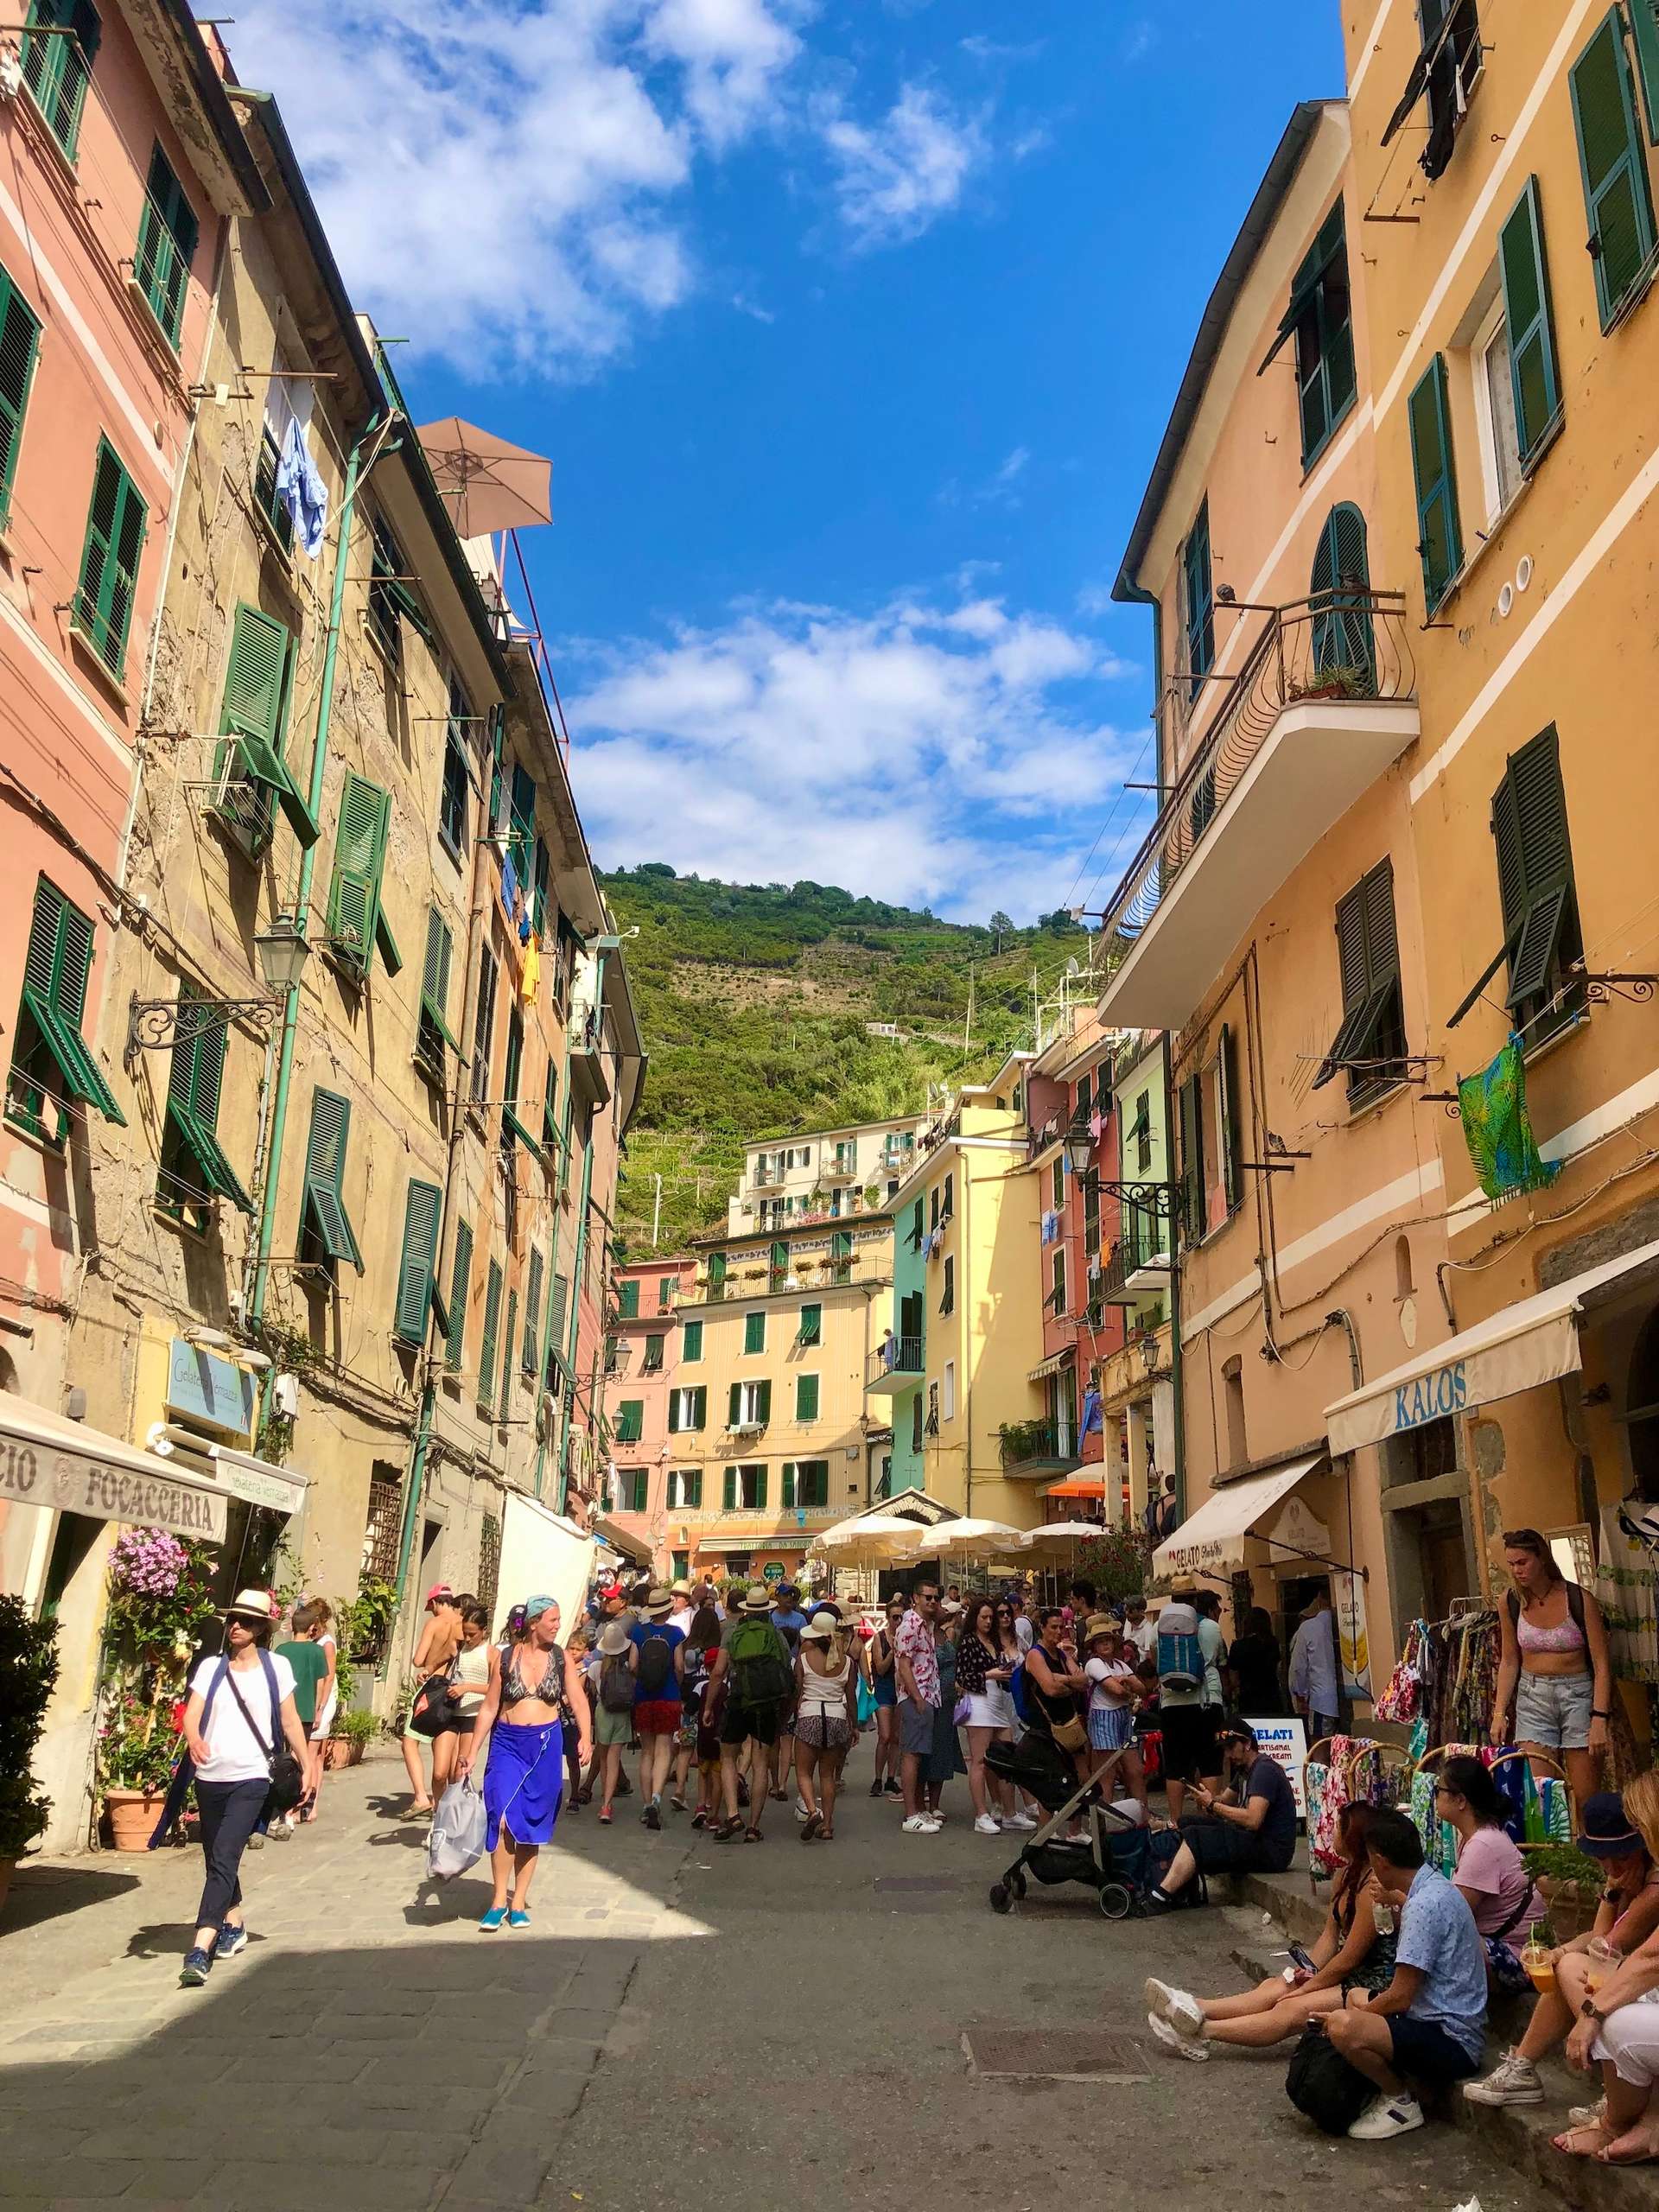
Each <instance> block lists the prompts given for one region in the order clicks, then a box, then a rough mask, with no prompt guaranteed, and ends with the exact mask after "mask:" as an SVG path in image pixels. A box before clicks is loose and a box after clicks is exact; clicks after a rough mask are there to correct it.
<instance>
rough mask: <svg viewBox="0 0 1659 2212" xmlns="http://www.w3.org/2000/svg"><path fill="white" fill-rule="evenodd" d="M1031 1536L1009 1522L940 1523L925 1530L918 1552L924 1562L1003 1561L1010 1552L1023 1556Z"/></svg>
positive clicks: (918, 1545)
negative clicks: (942, 1560)
mask: <svg viewBox="0 0 1659 2212" xmlns="http://www.w3.org/2000/svg"><path fill="white" fill-rule="evenodd" d="M1029 1533H1030V1532H1029V1531H1028V1530H1027V1529H1014V1528H1011V1527H1010V1526H1009V1525H1008V1523H1007V1522H1006V1521H977V1520H961V1521H941V1522H938V1525H937V1526H936V1527H934V1528H931V1529H923V1530H922V1532H921V1535H920V1538H919V1539H918V1543H917V1547H916V1548H917V1551H918V1554H919V1555H920V1556H921V1557H922V1558H923V1559H943V1558H945V1557H947V1556H948V1557H950V1558H953V1559H954V1558H957V1557H958V1556H960V1557H962V1558H964V1559H967V1558H974V1559H993V1558H1001V1556H1002V1555H1003V1554H1005V1553H1007V1552H1023V1551H1024V1550H1025V1548H1026V1539H1027V1535H1028V1534H1029Z"/></svg>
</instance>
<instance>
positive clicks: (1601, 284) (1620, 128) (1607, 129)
mask: <svg viewBox="0 0 1659 2212" xmlns="http://www.w3.org/2000/svg"><path fill="white" fill-rule="evenodd" d="M1567 82H1568V84H1569V85H1570V86H1571V87H1572V92H1573V124H1574V126H1575V128H1576V129H1577V131H1578V134H1579V167H1580V172H1581V174H1582V175H1583V178H1584V200H1585V206H1586V209H1587V211H1588V213H1589V218H1590V251H1591V254H1592V257H1593V259H1594V262H1595V269H1596V305H1597V307H1598V308H1599V310H1600V314H1601V327H1602V328H1603V329H1604V330H1610V329H1611V327H1612V326H1613V324H1614V322H1615V321H1617V320H1618V315H1619V314H1620V312H1621V310H1622V309H1623V308H1625V307H1627V306H1628V305H1629V304H1630V301H1631V300H1632V299H1633V298H1634V297H1635V296H1637V293H1638V292H1639V291H1640V289H1642V288H1643V284H1644V283H1645V281H1646V278H1647V277H1648V275H1649V268H1648V261H1649V256H1650V255H1651V254H1652V252H1653V245H1654V236H1653V201H1652V198H1651V196H1650V195H1649V190H1648V168H1647V161H1646V158H1645V156H1644V155H1643V148H1642V137H1641V133H1640V131H1639V130H1638V129H1637V120H1636V90H1635V87H1634V86H1633V85H1632V83H1631V81H1630V55H1629V54H1628V53H1627V51H1626V49H1625V45H1624V16H1623V15H1622V13H1621V12H1620V10H1618V9H1617V8H1612V9H1610V10H1608V12H1607V14H1606V15H1605V16H1603V18H1602V21H1601V23H1600V26H1599V29H1598V30H1597V31H1596V33H1595V35H1594V36H1593V37H1592V39H1591V41H1590V43H1589V45H1588V46H1586V48H1585V49H1584V52H1583V53H1582V54H1580V56H1579V58H1578V60H1576V61H1575V62H1574V63H1573V67H1572V68H1571V69H1570V70H1569V72H1568V73H1567Z"/></svg>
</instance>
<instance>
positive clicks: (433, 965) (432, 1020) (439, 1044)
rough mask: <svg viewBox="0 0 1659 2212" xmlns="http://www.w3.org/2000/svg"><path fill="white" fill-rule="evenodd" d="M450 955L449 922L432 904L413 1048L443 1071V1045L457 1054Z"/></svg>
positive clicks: (452, 953)
mask: <svg viewBox="0 0 1659 2212" xmlns="http://www.w3.org/2000/svg"><path fill="white" fill-rule="evenodd" d="M453 960H454V938H452V937H451V935H450V932H449V925H448V923H447V922H446V921H445V920H444V918H443V916H442V914H441V913H440V912H438V910H437V908H436V907H435V906H434V907H432V908H431V909H430V910H429V912H428V914H427V917H426V957H425V959H424V960H423V963H422V964H421V1020H422V1029H421V1033H420V1034H419V1035H418V1037H417V1039H416V1043H417V1047H420V1046H423V1047H424V1048H425V1052H426V1056H427V1057H428V1058H429V1059H432V1060H433V1061H434V1062H435V1065H436V1068H437V1070H438V1072H439V1073H440V1074H442V1071H443V1046H445V1045H447V1046H448V1047H449V1050H450V1051H451V1052H455V1053H459V1052H460V1051H461V1047H460V1046H459V1045H458V1044H457V1043H456V1042H455V1035H454V1031H453V1030H452V1029H451V1028H450V1027H449V1021H448V1011H449V969H450V965H451V963H452V961H453Z"/></svg>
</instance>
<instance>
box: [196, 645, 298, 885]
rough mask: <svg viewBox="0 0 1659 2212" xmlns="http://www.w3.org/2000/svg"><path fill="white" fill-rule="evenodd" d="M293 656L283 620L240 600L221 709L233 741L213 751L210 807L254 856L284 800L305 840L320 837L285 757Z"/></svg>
mask: <svg viewBox="0 0 1659 2212" xmlns="http://www.w3.org/2000/svg"><path fill="white" fill-rule="evenodd" d="M294 658H295V655H294V639H293V636H292V634H291V632H289V630H288V629H287V628H286V627H285V626H283V624H282V623H281V622H278V621H277V620H274V619H273V618H272V617H271V616H270V615H269V614H265V613H261V611H260V610H259V608H258V607H248V606H245V605H244V606H241V607H238V608H237V610H236V614H235V617H234V619H233V620H232V624H231V646H230V652H229V654H228V656H227V658H226V664H225V696H224V697H223V699H222V700H221V702H220V703H219V732H220V734H221V735H222V736H224V737H225V738H226V739H227V740H229V741H230V742H227V743H226V744H224V745H221V746H220V747H219V748H218V750H217V752H216V753H215V754H214V758H213V782H214V785H215V791H214V799H213V807H214V811H215V812H216V813H217V814H218V816H219V819H220V820H221V821H222V822H224V823H226V824H227V826H228V827H229V828H230V829H232V831H234V833H235V835H236V836H237V839H238V842H239V843H240V844H241V845H242V846H243V848H244V849H245V851H246V852H247V853H248V854H249V855H251V857H253V858H255V859H257V857H258V855H260V854H261V853H262V852H263V851H264V849H265V847H266V846H267V845H268V844H269V843H270V831H271V824H272V822H273V820H274V818H275V813H276V809H277V806H279V805H280V806H281V808H282V810H283V814H284V815H285V816H286V817H287V819H288V823H289V828H290V829H292V830H293V832H294V835H295V836H296V839H297V840H298V842H299V843H300V845H301V846H302V848H303V847H309V846H312V845H315V843H316V842H317V838H318V836H319V834H320V833H319V830H318V828H317V824H316V822H315V819H314V818H313V817H312V813H311V810H310V808H309V806H308V805H307V804H306V801H305V797H304V794H303V793H302V791H301V790H300V787H299V785H297V784H296V782H295V780H294V779H293V777H292V776H291V775H290V774H289V770H288V764H287V762H286V761H285V760H283V742H284V741H285V739H286V737H287V734H288V710H289V699H290V696H291V693H292V690H293V683H294Z"/></svg>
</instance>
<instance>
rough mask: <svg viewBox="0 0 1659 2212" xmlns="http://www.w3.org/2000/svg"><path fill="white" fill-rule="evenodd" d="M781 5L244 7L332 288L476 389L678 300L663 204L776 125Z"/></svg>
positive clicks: (256, 59) (548, 0) (557, 364)
mask: <svg viewBox="0 0 1659 2212" xmlns="http://www.w3.org/2000/svg"><path fill="white" fill-rule="evenodd" d="M797 12H798V0H526V3H525V4H523V5H519V6H517V7H514V8H513V9H512V10H502V9H500V8H499V7H497V6H493V5H489V4H486V0H244V4H243V5H242V6H240V7H239V8H238V10H237V25H236V29H235V30H234V32H233V33H232V50H233V54H234V57H235V61H236V66H237V71H238V76H239V77H240V78H241V79H242V81H243V82H244V83H245V84H250V85H257V86H261V87H262V88H265V89H268V90H270V91H273V92H276V93H277V95H278V97H279V99H281V101H282V104H283V115H284V118H285V119H286V121H287V124H288V126H289V130H290V131H291V132H292V134H293V136H294V138H295V140H296V144H297V146H298V148H299V150H300V155H301V158H302V161H303V162H304V163H305V168H306V173H307V176H308V180H309V182H310V184H311V187H312V189H313V191H314V193H315V195H316V198H317V200H318V203H319V206H320V207H321V213H322V219H323V222H324V225H325V226H326V228H327V232H328V234H329V238H330V240H331V242H332V244H333V245H334V250H335V252H336V254H337V255H338V257H339V259H340V265H341V267H342V269H343V270H344V271H345V274H346V281H347V283H350V284H351V285H352V286H353V288H354V289H355V291H356V292H357V293H358V294H359V296H360V297H361V300H362V302H363V304H364V305H365V306H366V307H368V308H370V309H371V310H372V313H373V314H374V315H375V316H376V318H377V320H378V321H380V322H381V324H382V326H383V327H385V328H386V329H388V330H391V331H396V332H397V333H398V334H400V335H401V334H404V333H405V332H406V333H407V334H409V335H410V337H411V338H412V339H413V340H414V341H415V343H416V345H417V346H422V347H423V348H426V349H428V350H430V351H434V352H438V353H443V354H446V355H447V356H448V358H449V359H452V360H454V362H455V363H456V364H457V365H460V366H462V367H464V368H465V369H467V371H468V372H469V373H471V374H472V375H474V376H478V375H480V374H485V373H488V372H492V371H500V370H502V369H515V368H516V369H518V370H523V371H530V370H532V369H533V370H535V371H537V372H541V373H547V372H550V371H564V372H571V371H578V372H579V371H581V370H582V369H584V368H587V367H588V366H590V365H593V364H594V362H596V361H599V360H602V359H605V358H606V357H607V356H609V355H611V354H613V353H615V352H616V351H617V350H618V349H619V348H620V347H621V346H623V345H624V344H626V341H627V340H628V338H629V336H630V335H631V334H632V330H633V328H634V327H635V325H636V323H637V321H639V319H640V318H641V317H642V316H650V315H658V314H660V313H662V312H663V311H664V310H665V309H667V308H671V307H672V306H674V305H675V304H676V302H677V301H679V300H680V299H682V298H683V296H685V294H686V292H687V291H688V290H689V289H690V287H691V285H692V283H693V282H694V281H695V274H696V264H695V257H694V255H693V253H692V251H691V250H690V247H689V246H688V245H687V242H686V240H685V238H684V236H683V232H682V229H681V226H680V223H679V220H678V219H677V214H676V212H675V208H676V203H677V201H678V200H680V199H681V198H682V196H683V194H684V193H685V190H686V188H687V186H688V185H689V183H690V180H691V177H692V174H693V170H694V167H695V164H696V162H697V160H698V159H699V158H700V157H702V156H712V155H715V154H718V153H721V152H722V151H724V150H725V149H728V148H729V147H730V146H731V145H732V144H733V143H734V142H735V141H736V140H737V139H738V138H739V137H741V136H742V135H743V134H744V133H745V132H747V131H751V130H754V129H756V128H758V127H759V126H760V124H763V123H764V122H766V121H767V120H769V119H770V118H772V115H773V114H774V112H775V111H776V109H777V105H778V103H779V100H780V99H781V86H782V83H783V80H784V79H785V75H786V73H788V72H789V70H790V69H791V65H792V64H793V63H794V61H795V59H796V57H797V54H798V49H799V41H798V37H797V35H796V33H795V32H794V30H793V29H792V28H791V22H790V18H791V16H794V15H795V14H796V13H797Z"/></svg>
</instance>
